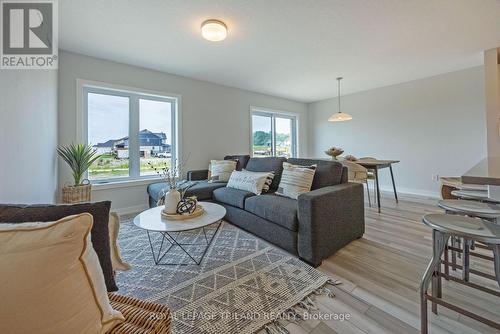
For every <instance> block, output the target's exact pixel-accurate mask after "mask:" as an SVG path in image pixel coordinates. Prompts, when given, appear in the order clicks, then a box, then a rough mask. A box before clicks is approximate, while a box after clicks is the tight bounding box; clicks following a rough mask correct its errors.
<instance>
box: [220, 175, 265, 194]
mask: <svg viewBox="0 0 500 334" xmlns="http://www.w3.org/2000/svg"><path fill="white" fill-rule="evenodd" d="M268 177H269V173H268V172H249V171H247V170H242V171H236V170H235V171H234V172H233V173H232V174H231V177H230V178H229V182H228V183H227V187H228V188H234V189H239V190H245V191H249V192H252V193H254V194H256V195H260V194H261V193H262V188H263V187H264V184H265V183H266V181H267V179H268Z"/></svg>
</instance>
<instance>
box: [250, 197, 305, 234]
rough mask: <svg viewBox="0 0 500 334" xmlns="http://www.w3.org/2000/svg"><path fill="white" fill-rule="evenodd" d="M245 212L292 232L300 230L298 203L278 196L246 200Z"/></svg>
mask: <svg viewBox="0 0 500 334" xmlns="http://www.w3.org/2000/svg"><path fill="white" fill-rule="evenodd" d="M245 211H248V212H251V213H253V214H254V215H256V216H259V217H261V218H264V219H266V220H269V221H271V222H273V223H275V224H278V225H280V226H282V227H284V228H286V229H288V230H290V231H294V232H295V231H297V230H298V219H297V201H296V200H294V199H291V198H287V197H282V196H277V195H260V196H253V197H249V198H247V199H246V200H245Z"/></svg>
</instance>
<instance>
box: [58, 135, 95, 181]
mask: <svg viewBox="0 0 500 334" xmlns="http://www.w3.org/2000/svg"><path fill="white" fill-rule="evenodd" d="M57 153H58V154H59V156H60V157H61V158H62V159H63V160H64V161H65V162H66V163H67V164H68V166H69V168H71V174H72V175H73V182H74V186H80V185H82V178H83V175H84V174H85V172H86V171H87V170H88V169H89V167H90V166H92V164H93V163H94V162H95V161H96V160H97V159H99V158H100V157H101V155H100V154H97V152H96V151H95V150H94V149H93V148H92V147H91V146H89V145H85V144H71V145H68V146H61V147H59V148H58V149H57Z"/></svg>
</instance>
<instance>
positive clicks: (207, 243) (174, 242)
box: [146, 220, 222, 266]
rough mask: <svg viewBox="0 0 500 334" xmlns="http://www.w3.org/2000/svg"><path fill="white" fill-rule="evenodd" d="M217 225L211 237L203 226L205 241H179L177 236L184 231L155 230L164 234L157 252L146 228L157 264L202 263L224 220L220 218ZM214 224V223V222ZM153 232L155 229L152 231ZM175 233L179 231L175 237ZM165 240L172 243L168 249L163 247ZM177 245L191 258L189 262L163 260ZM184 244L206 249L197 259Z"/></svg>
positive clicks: (180, 264) (184, 264) (185, 264)
mask: <svg viewBox="0 0 500 334" xmlns="http://www.w3.org/2000/svg"><path fill="white" fill-rule="evenodd" d="M215 224H217V227H216V228H215V231H214V232H213V234H212V236H211V237H210V239H209V238H208V237H207V232H206V230H205V227H202V228H201V229H202V231H203V235H204V237H205V243H201V244H200V243H180V242H178V241H177V238H178V237H179V235H180V234H181V233H182V232H155V233H160V234H161V235H162V237H161V242H160V248H159V249H158V251H157V252H155V249H154V248H155V247H154V245H153V241H152V240H151V236H150V234H149V232H150V231H149V230H146V232H147V233H148V240H149V246H150V247H151V253H152V255H153V260H154V262H155V264H156V265H157V266H159V265H164V266H188V265H190V264H193V262H194V263H195V264H196V265H200V263H201V261H203V258H204V257H205V255H206V254H207V251H208V249H209V248H210V245H211V244H212V241H213V240H214V238H215V236H216V235H217V232H218V231H219V228H220V226H221V225H222V220H219V221H218V222H217V223H215ZM212 225H213V224H212ZM151 232H153V231H151ZM174 233H177V235H175V237H174V235H173V234H174ZM165 240H166V241H167V242H168V243H169V244H170V245H169V246H168V248H167V249H164V248H163V245H164V244H165ZM174 246H177V247H179V248H180V249H181V250H182V251H183V252H184V253H185V254H186V255H187V256H188V257H189V258H190V259H191V260H192V262H191V261H189V262H187V263H170V262H167V263H165V262H161V261H162V260H163V258H164V257H165V255H167V254H168V253H169V252H170V250H171V249H172V248H173V247H174ZM183 246H205V249H204V250H203V254H201V257H200V258H199V259H198V260H196V258H195V257H194V256H193V255H192V254H190V253H189V252H188V251H187V249H186V248H185V247H183Z"/></svg>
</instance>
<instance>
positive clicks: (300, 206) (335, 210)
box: [148, 156, 365, 267]
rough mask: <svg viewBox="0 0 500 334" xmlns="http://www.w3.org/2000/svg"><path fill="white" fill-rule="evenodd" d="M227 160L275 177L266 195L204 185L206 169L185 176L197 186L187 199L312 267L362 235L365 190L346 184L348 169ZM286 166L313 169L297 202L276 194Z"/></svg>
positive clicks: (155, 189) (154, 192)
mask: <svg viewBox="0 0 500 334" xmlns="http://www.w3.org/2000/svg"><path fill="white" fill-rule="evenodd" d="M225 159H233V160H234V159H237V160H238V166H237V169H242V168H244V169H246V170H248V171H253V172H269V171H274V173H275V177H274V180H273V182H272V184H271V185H270V191H269V192H268V193H265V194H262V195H255V194H254V193H251V192H247V191H243V190H239V189H233V188H228V187H226V183H210V182H208V181H206V179H207V175H208V171H206V170H199V171H192V172H189V173H188V179H189V180H191V181H197V184H196V185H195V186H194V187H192V188H190V189H189V190H188V192H187V195H189V196H191V195H194V196H197V197H198V199H199V200H204V201H214V202H216V203H218V204H220V205H222V206H224V207H225V208H226V211H227V214H226V217H225V220H226V221H228V222H230V223H232V224H234V225H236V226H238V227H240V228H242V229H244V230H246V231H249V232H251V233H253V234H255V235H257V236H259V237H261V238H262V239H264V240H267V241H269V242H271V243H273V244H275V245H277V246H279V247H281V248H283V249H285V250H287V251H289V252H290V253H292V254H295V255H297V256H299V257H300V258H301V259H302V260H304V261H305V262H307V263H309V264H311V265H312V266H315V267H316V266H319V265H320V264H321V262H322V261H323V260H324V259H326V258H328V257H329V256H331V255H332V254H334V253H335V252H336V251H338V250H339V249H341V248H342V247H344V246H345V245H347V244H348V243H349V242H351V241H353V240H355V239H358V238H361V237H362V236H363V234H364V231H365V219H364V197H363V186H362V185H360V184H357V183H350V182H347V170H346V168H345V167H343V166H342V164H340V163H338V162H335V161H324V160H315V159H296V158H290V159H286V158H281V157H268V158H249V156H227V157H225ZM242 161H243V163H241V162H242ZM285 161H287V162H289V163H292V164H295V165H303V166H309V165H313V164H314V165H316V173H315V176H314V180H313V184H312V188H311V191H310V192H307V193H304V194H301V195H300V196H299V197H298V199H297V200H295V199H291V198H288V197H282V196H278V195H275V194H274V193H275V191H276V190H277V189H278V186H279V183H280V180H281V174H282V171H283V162H285ZM165 188H166V184H165V183H156V184H152V185H150V186H149V187H148V193H149V197H150V206H155V205H156V203H157V201H158V199H159V197H160V194H161V193H162V191H163V190H164V189H165Z"/></svg>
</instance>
